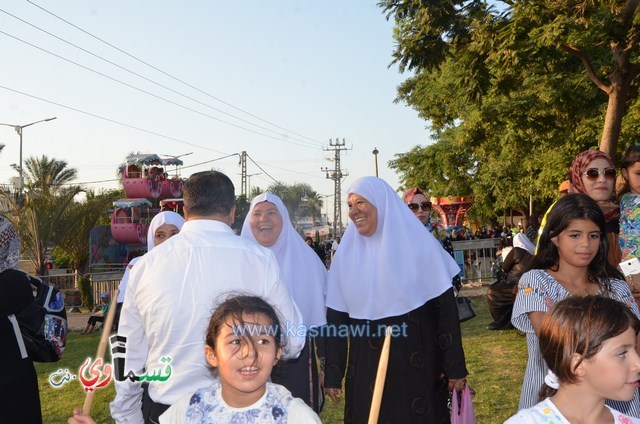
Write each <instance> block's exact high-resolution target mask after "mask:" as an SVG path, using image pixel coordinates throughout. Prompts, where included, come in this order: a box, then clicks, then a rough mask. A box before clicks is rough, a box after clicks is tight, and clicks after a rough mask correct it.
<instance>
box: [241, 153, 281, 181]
mask: <svg viewBox="0 0 640 424" xmlns="http://www.w3.org/2000/svg"><path fill="white" fill-rule="evenodd" d="M246 156H247V157H248V158H249V159H251V162H253V163H254V165H255V166H257V167H258V169H259V170H261V171H262V172H264V173H265V174H266V175H267V176H268V177H269V178H271V179H272V180H273V181H274V182H276V183H278V182H280V181H278V180H276V179H275V178H273V177H272V176H271V174H269V173H268V172H267V171H265V170H264V169H263V168H262V167H261V166H260V165H258V163H257V162H256V161H255V160H253V158H252V157H251V156H249V155H246Z"/></svg>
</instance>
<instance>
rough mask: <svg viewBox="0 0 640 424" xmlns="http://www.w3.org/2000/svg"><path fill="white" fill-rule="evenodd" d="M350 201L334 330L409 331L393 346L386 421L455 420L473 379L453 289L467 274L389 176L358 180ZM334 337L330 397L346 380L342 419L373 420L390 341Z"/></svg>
mask: <svg viewBox="0 0 640 424" xmlns="http://www.w3.org/2000/svg"><path fill="white" fill-rule="evenodd" d="M347 200H348V204H349V218H350V220H351V224H350V225H349V226H348V227H347V231H346V232H345V234H344V237H343V238H342V242H341V243H340V248H339V249H338V250H337V251H336V254H335V256H334V259H333V262H332V264H331V272H330V273H329V284H328V286H327V321H328V323H329V326H328V327H329V328H330V329H331V328H341V327H342V328H365V327H366V328H377V329H379V328H385V327H397V328H402V329H403V332H402V334H401V336H400V337H394V338H393V340H392V341H391V348H390V354H389V358H390V359H389V364H388V369H387V374H386V380H385V389H384V394H383V396H382V404H381V407H380V413H379V419H380V422H402V423H424V422H429V423H449V422H450V420H451V419H450V414H449V410H448V409H447V397H448V392H449V390H451V388H453V387H455V388H456V389H458V390H461V389H462V388H463V387H464V385H465V377H466V375H467V369H466V366H465V359H464V352H463V350H462V342H461V337H460V325H459V321H458V312H457V308H456V302H455V298H454V296H453V287H452V286H451V279H452V277H453V276H454V275H456V274H457V273H458V272H459V271H460V269H459V267H458V266H457V264H456V263H455V261H454V260H453V259H452V258H451V256H450V255H449V254H448V253H447V252H446V251H445V250H444V249H443V248H442V246H441V245H440V243H439V242H438V241H437V240H436V239H435V238H434V237H433V236H432V235H431V233H430V232H429V231H428V230H427V229H426V228H425V227H424V225H423V224H422V223H421V222H420V221H419V220H417V219H416V218H415V216H414V214H413V213H412V212H411V210H410V209H409V208H408V207H407V206H406V205H405V204H404V202H403V201H402V199H401V198H400V197H399V196H398V194H397V193H396V192H395V191H394V190H393V189H392V188H391V187H390V186H389V184H387V183H386V182H385V181H384V180H382V179H380V178H376V177H363V178H359V179H358V180H356V181H355V182H354V183H353V184H352V185H351V186H350V187H349V189H348V198H347ZM343 326H344V327H343ZM333 336H334V335H333V334H330V335H329V337H327V366H326V370H327V375H326V378H325V387H326V391H327V394H328V395H329V396H330V397H331V398H332V399H333V400H334V401H335V402H337V401H339V399H340V396H341V394H342V390H341V388H340V387H341V386H342V380H343V377H345V396H344V397H345V410H344V411H345V412H344V420H345V422H353V423H363V422H366V421H367V417H368V416H369V409H370V405H371V401H372V396H371V388H372V387H373V386H374V383H375V378H376V369H377V366H378V362H379V358H380V356H381V350H382V344H383V343H382V340H383V337H381V335H380V334H378V332H377V331H374V332H372V333H369V332H365V333H364V334H363V333H360V334H356V333H354V334H352V335H351V337H350V339H349V340H347V339H346V338H345V337H344V335H341V334H337V335H335V337H333ZM341 336H342V337H341ZM347 342H349V343H348V344H347ZM347 345H348V348H347Z"/></svg>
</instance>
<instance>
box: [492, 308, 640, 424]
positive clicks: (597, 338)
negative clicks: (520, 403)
mask: <svg viewBox="0 0 640 424" xmlns="http://www.w3.org/2000/svg"><path fill="white" fill-rule="evenodd" d="M638 331H640V321H638V318H637V317H636V316H635V315H634V314H633V312H631V310H630V309H629V308H628V307H627V306H626V305H624V304H622V303H620V302H618V301H616V300H613V299H610V298H606V297H602V296H586V297H579V296H572V297H569V298H567V299H564V300H562V301H561V302H559V303H557V304H556V305H555V306H554V307H553V308H552V309H551V311H550V312H549V313H548V314H546V316H545V318H544V319H543V321H542V324H541V327H540V352H541V354H542V357H543V358H544V360H545V363H546V364H547V366H548V367H549V372H548V373H547V376H546V377H545V384H544V385H543V386H542V390H541V391H540V397H541V398H542V399H543V400H542V401H541V402H540V403H538V404H537V405H535V406H533V407H531V408H528V409H525V410H522V411H520V412H519V413H518V414H517V415H515V416H514V417H511V418H510V419H508V420H507V421H506V423H505V424H516V423H532V424H534V423H545V424H551V423H578V422H580V423H586V422H590V423H614V424H631V423H640V420H637V419H635V418H631V417H629V416H627V415H625V414H623V413H622V412H619V411H616V410H615V409H613V408H610V407H608V406H606V405H605V398H607V399H615V400H617V401H628V400H630V399H631V398H633V396H634V393H635V392H636V391H637V388H638V384H639V381H638V378H639V376H640V374H639V373H640V357H639V356H638V353H637V352H636V350H635V344H636V337H637V335H638Z"/></svg>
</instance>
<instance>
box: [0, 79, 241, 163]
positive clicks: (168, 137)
mask: <svg viewBox="0 0 640 424" xmlns="http://www.w3.org/2000/svg"><path fill="white" fill-rule="evenodd" d="M0 88H3V89H5V90H8V91H12V92H14V93H17V94H21V95H23V96H27V97H31V98H32V99H36V100H40V101H43V102H46V103H50V104H52V105H55V106H59V107H62V108H65V109H69V110H72V111H74V112H78V113H82V114H83V115H88V116H92V117H94V118H98V119H102V120H103V121H107V122H111V123H114V124H118V125H122V126H123V127H127V128H131V129H134V130H137V131H141V132H144V133H147V134H151V135H155V136H157V137H162V138H166V139H167V140H172V141H176V142H178V143H182V144H186V145H188V146H194V147H199V148H201V149H204V150H209V151H211V152H215V153H220V154H223V155H227V154H228V153H226V152H221V151H220V150H215V149H211V148H209V147H205V146H200V145H199V144H195V143H191V142H189V141H185V140H181V139H179V138H175V137H171V136H168V135H164V134H160V133H157V132H155V131H150V130H146V129H144V128H140V127H136V126H134V125H130V124H126V123H124V122H120V121H116V120H115V119H111V118H105V117H104V116H100V115H96V114H95V113H91V112H86V111H84V110H81V109H77V108H74V107H71V106H66V105H63V104H62V103H57V102H54V101H52V100H47V99H45V98H42V97H38V96H34V95H33V94H28V93H25V92H22V91H19V90H14V89H13V88H9V87H5V86H3V85H0Z"/></svg>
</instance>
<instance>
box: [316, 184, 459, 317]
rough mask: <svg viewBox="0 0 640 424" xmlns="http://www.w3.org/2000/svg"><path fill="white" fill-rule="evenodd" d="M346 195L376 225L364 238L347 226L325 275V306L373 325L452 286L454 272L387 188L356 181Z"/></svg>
mask: <svg viewBox="0 0 640 424" xmlns="http://www.w3.org/2000/svg"><path fill="white" fill-rule="evenodd" d="M347 193H348V194H352V193H355V194H358V195H360V196H362V197H364V198H365V199H367V200H368V201H369V202H370V203H371V204H373V206H375V207H376V209H377V212H378V225H377V227H376V231H375V232H374V233H373V234H372V235H371V236H369V237H365V236H362V235H360V233H359V232H358V230H357V228H356V225H355V224H354V223H353V221H351V220H350V221H349V226H348V227H347V230H346V232H345V233H344V236H343V237H342V241H341V242H340V249H338V250H337V251H336V254H335V256H334V258H333V262H332V263H331V269H330V270H329V283H328V285H327V307H329V308H332V309H335V310H338V311H341V312H346V313H348V314H349V316H350V317H351V318H356V319H369V320H376V319H381V318H385V317H391V316H397V315H402V314H405V313H407V312H410V311H412V310H414V309H416V308H418V307H420V306H422V305H424V304H425V303H426V302H427V301H429V300H431V299H433V298H435V297H438V296H440V295H441V294H442V293H444V292H445V291H446V290H448V289H450V288H451V287H452V285H451V280H452V279H453V277H454V276H455V275H456V274H458V273H459V272H460V267H459V266H458V265H457V264H456V262H455V261H454V260H453V259H452V258H451V255H449V254H448V253H447V252H446V251H445V250H444V249H443V248H442V246H441V245H440V243H439V242H438V241H437V240H436V239H435V238H434V237H433V236H432V235H431V233H430V232H429V230H427V229H426V228H425V227H424V226H423V225H422V223H421V222H420V221H419V220H417V219H416V217H415V215H414V214H413V213H412V212H411V210H409V208H408V207H407V205H405V203H404V202H403V201H402V199H401V198H400V196H398V194H397V193H396V192H394V191H393V189H392V188H391V187H390V186H389V184H387V183H386V182H385V181H384V180H382V179H380V178H377V177H362V178H359V179H357V180H356V181H354V182H353V184H351V186H350V187H349V189H348V190H347Z"/></svg>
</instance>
